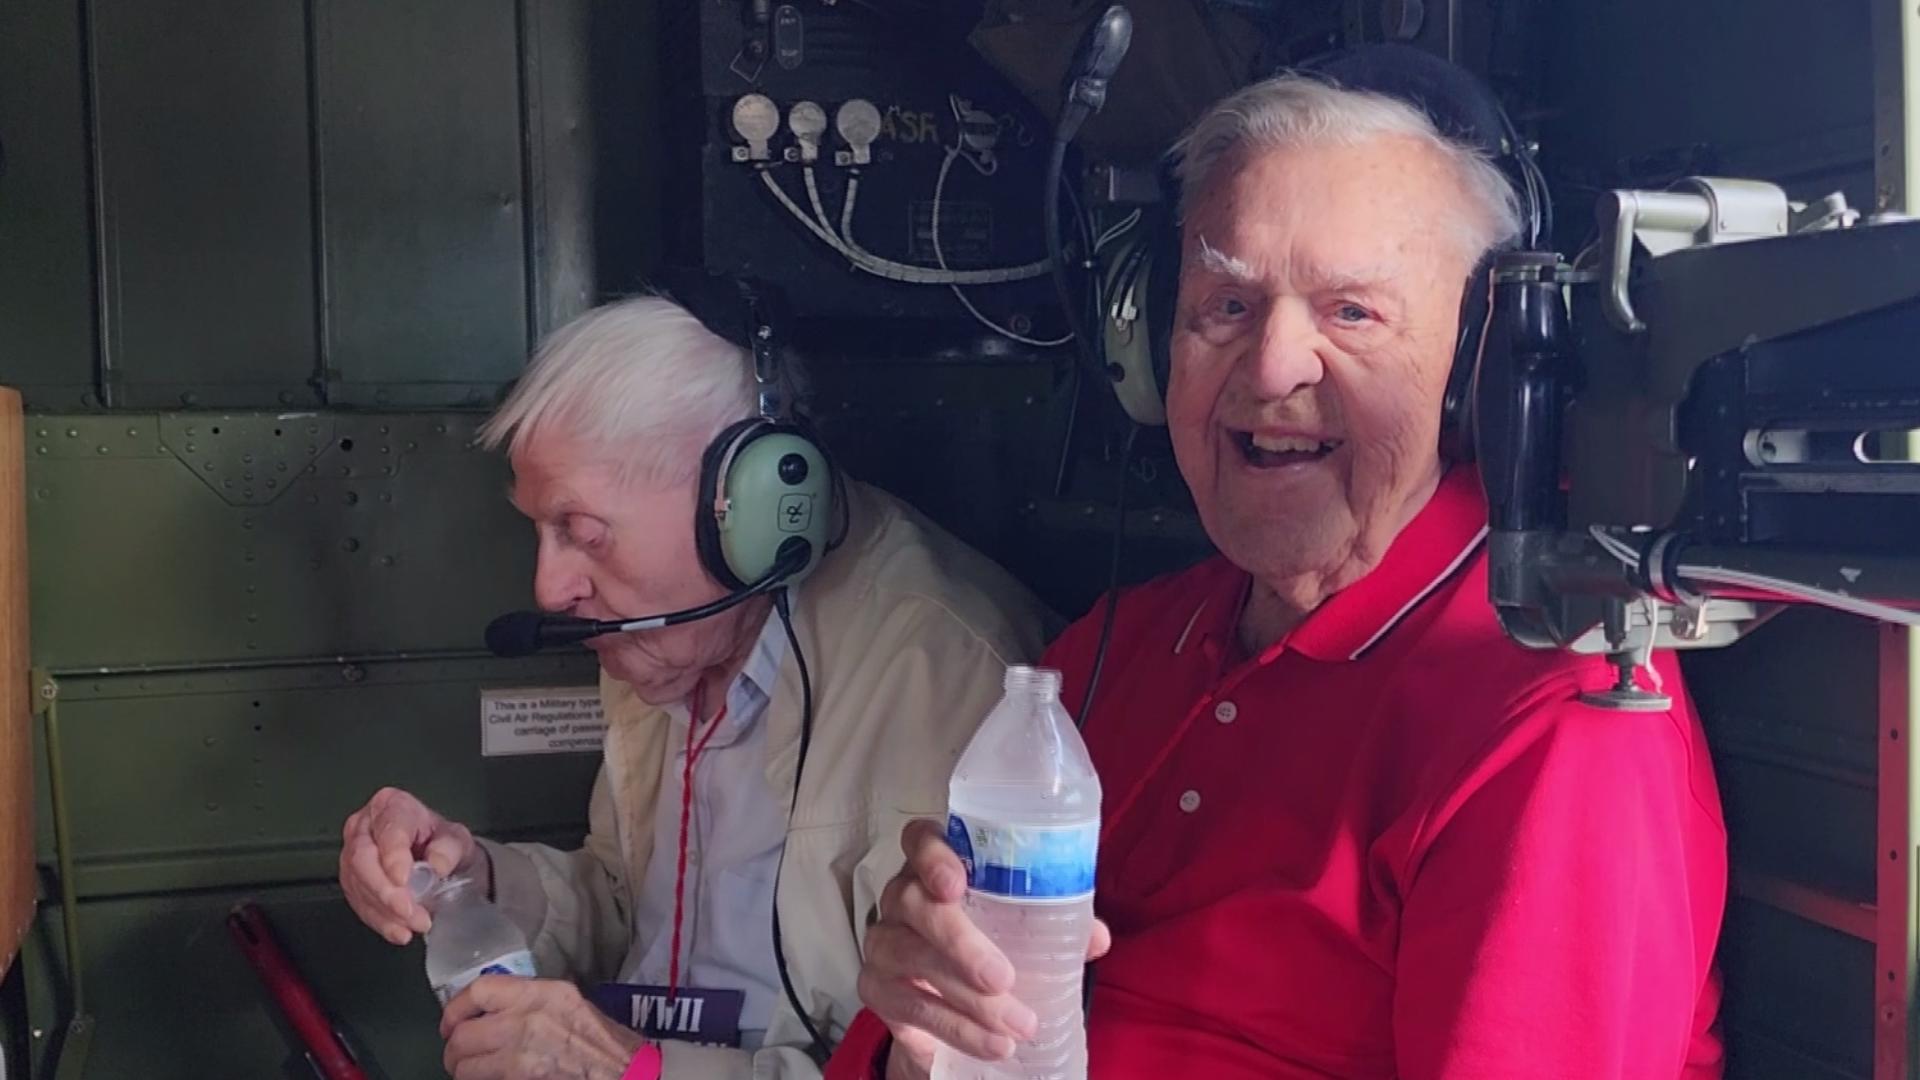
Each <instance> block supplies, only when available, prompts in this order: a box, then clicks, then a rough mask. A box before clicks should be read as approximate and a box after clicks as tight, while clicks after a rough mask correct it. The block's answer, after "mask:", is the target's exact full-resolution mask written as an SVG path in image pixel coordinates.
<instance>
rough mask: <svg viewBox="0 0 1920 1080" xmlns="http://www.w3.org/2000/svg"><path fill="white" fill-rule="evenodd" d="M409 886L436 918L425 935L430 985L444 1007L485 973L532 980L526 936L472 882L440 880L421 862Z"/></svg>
mask: <svg viewBox="0 0 1920 1080" xmlns="http://www.w3.org/2000/svg"><path fill="white" fill-rule="evenodd" d="M407 887H408V888H409V889H410V890H412V892H413V899H414V900H415V902H417V903H418V904H420V906H422V907H424V908H426V909H427V914H429V915H432V916H433V926H432V928H431V929H429V930H428V931H427V982H428V983H430V984H431V985H432V986H433V995H434V996H435V997H437V998H439V999H440V1004H442V1005H445V1004H446V1003H447V1002H449V1001H451V1000H453V997H454V995H455V994H458V993H459V992H460V991H462V990H464V989H466V988H467V984H468V983H470V982H472V981H473V980H475V979H477V978H479V977H480V976H482V975H522V976H527V977H532V975H533V973H534V971H533V953H532V952H530V951H528V949H527V939H526V937H525V936H524V935H522V934H521V933H520V928H519V927H517V926H515V925H513V921H512V920H510V919H508V918H507V916H506V913H504V912H502V911H501V910H500V909H499V908H497V907H495V906H494V905H492V904H490V903H488V902H487V897H486V894H485V892H484V890H482V889H481V888H480V887H479V886H478V885H477V884H475V883H474V882H473V881H472V880H471V879H469V878H467V877H464V876H455V877H450V878H442V877H441V876H440V875H439V874H437V873H435V872H434V869H433V867H431V866H428V865H427V864H426V863H423V862H417V863H414V864H413V871H412V873H410V874H409V875H408V876H407Z"/></svg>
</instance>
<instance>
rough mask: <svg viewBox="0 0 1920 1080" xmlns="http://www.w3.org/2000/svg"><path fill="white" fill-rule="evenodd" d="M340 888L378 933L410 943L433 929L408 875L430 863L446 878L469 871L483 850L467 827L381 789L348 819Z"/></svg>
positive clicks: (403, 794) (343, 834)
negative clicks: (420, 862)
mask: <svg viewBox="0 0 1920 1080" xmlns="http://www.w3.org/2000/svg"><path fill="white" fill-rule="evenodd" d="M341 839H342V840H343V841H344V842H343V844H342V845H341V848H340V888H341V889H343V890H345V891H346V894H347V904H348V905H349V906H351V907H352V908H353V913H354V914H356V915H358V916H360V921H361V922H363V923H366V924H367V925H368V926H369V927H371V928H372V929H373V932H374V933H376V934H379V935H380V936H381V937H384V938H386V939H387V940H388V941H391V942H393V943H394V944H395V945H405V944H406V943H407V942H409V941H411V940H413V935H414V934H415V933H422V934H424V933H426V932H427V928H428V927H430V926H432V925H433V919H432V918H431V917H430V916H428V914H427V910H426V909H425V908H423V907H421V906H420V905H419V904H416V903H414V901H413V894H412V893H411V892H409V891H408V890H407V874H408V872H409V871H411V870H412V869H413V864H414V862H415V861H417V860H425V861H426V862H427V863H429V864H431V865H432V866H433V868H434V870H436V871H438V872H439V874H440V876H441V877H447V876H449V875H451V874H453V873H454V871H456V870H469V869H471V868H472V864H473V862H474V860H475V859H477V858H483V857H484V852H483V849H482V848H481V847H480V846H479V845H478V844H475V843H474V842H473V834H472V833H471V832H468V831H467V827H466V826H465V825H461V824H459V823H458V822H453V821H448V820H447V819H446V818H443V817H441V816H440V815H439V814H436V813H434V812H433V811H432V810H431V809H429V808H428V807H427V805H426V804H425V803H423V802H421V801H420V800H419V799H416V798H414V797H413V796H412V795H409V794H407V793H406V792H404V791H401V790H400V789H399V788H381V789H380V790H379V791H377V792H375V793H374V796H373V798H371V799H368V800H367V805H365V806H363V807H361V808H360V809H358V810H356V811H354V812H353V814H352V815H351V816H349V817H348V818H347V824H346V828H344V829H343V830H341Z"/></svg>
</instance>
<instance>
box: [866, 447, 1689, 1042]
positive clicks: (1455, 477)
mask: <svg viewBox="0 0 1920 1080" xmlns="http://www.w3.org/2000/svg"><path fill="white" fill-rule="evenodd" d="M1485 535H1486V508H1485V503H1484V501H1483V499H1482V497H1481V495H1480V491H1479V487H1478V483H1477V480H1476V478H1475V475H1474V473H1473V472H1472V471H1471V470H1468V469H1456V470H1454V471H1453V472H1452V473H1450V474H1449V475H1448V477H1447V479H1446V480H1445V482H1444V483H1443V484H1442V486H1441V489H1440V491H1439V493H1438V494H1437V495H1436V496H1435V497H1434V498H1433V499H1432V500H1431V501H1430V502H1429V504H1428V505H1427V506H1426V507H1425V508H1424V509H1423V510H1422V511H1421V512H1420V514H1419V515H1418V516H1417V517H1416V519H1415V520H1414V521H1413V522H1412V524H1411V525H1410V526H1409V527H1408V528H1407V529H1406V530H1405V531H1404V532H1403V533H1402V534H1401V535H1400V536H1399V537H1398V538H1397V539H1396V540H1395V542H1394V544H1393V547H1392V548H1391V550H1390V551H1389V552H1388V554H1387V557H1386V558H1385V559H1384V560H1383V561H1382V563H1381V565H1380V566H1379V567H1378V568H1376V569H1375V570H1374V571H1373V572H1372V573H1371V574H1368V575H1367V576H1366V577H1365V578H1363V579H1361V580H1360V581H1359V582H1357V583H1355V584H1354V585H1353V586H1351V587H1350V588H1348V589H1346V590H1344V591H1342V592H1340V593H1339V594H1337V595H1335V596H1333V597H1331V598H1329V599H1328V600H1327V601H1326V602H1325V603H1324V604H1322V605H1321V606H1320V607H1319V608H1318V609H1316V610H1315V611H1314V612H1313V613H1312V614H1311V615H1310V616H1309V617H1308V618H1307V619H1306V620H1304V621H1303V622H1302V623H1301V624H1300V625H1299V626H1298V627H1296V628H1295V629H1294V630H1293V632H1292V633H1290V634H1289V635H1288V636H1287V637H1286V638H1285V639H1284V640H1282V641H1281V642H1279V643H1277V644H1275V645H1273V646H1272V647H1270V648H1268V649H1267V650H1266V651H1265V652H1264V653H1262V654H1261V655H1259V656H1254V657H1248V656H1245V655H1243V653H1242V651H1241V649H1240V648H1239V646H1238V645H1237V643H1236V641H1237V639H1236V634H1235V625H1236V622H1237V620H1238V617H1239V614H1240V609H1241V605H1242V603H1243V601H1244V599H1245V597H1246V595H1247V591H1248V587H1249V579H1248V577H1247V575H1246V574H1245V573H1243V572H1241V571H1240V570H1238V569H1237V568H1235V567H1234V566H1232V565H1231V564H1229V563H1227V562H1225V561H1224V560H1214V561H1210V562H1207V563H1203V564H1202V565H1200V566H1197V567H1195V568H1193V569H1191V570H1188V571H1185V572H1183V573H1180V574H1176V575H1173V576H1171V577H1167V578H1162V579H1159V580H1157V581H1154V582H1151V583H1149V584H1147V585H1145V586H1142V587H1140V588H1139V589H1136V590H1133V591H1130V592H1129V593H1127V594H1126V596H1125V597H1124V598H1123V599H1122V600H1121V602H1120V605H1119V611H1118V614H1117V616H1116V619H1115V623H1114V630H1113V640H1112V643H1111V645H1110V647H1109V652H1108V656H1107V661H1106V668H1105V674H1104V675H1103V676H1102V684H1101V687H1100V699H1099V701H1098V702H1097V704H1096V709H1095V712H1094V715H1093V716H1092V717H1090V718H1089V720H1088V723H1087V729H1086V734H1087V741H1088V745H1089V748H1090V749H1091V751H1092V754H1093V759H1094V762H1095V765H1096V766H1097V767H1098V769H1099V771H1100V776H1101V783H1102V788H1103V801H1104V816H1105V821H1104V826H1103V831H1102V835H1101V846H1100V865H1099V877H1098V891H1097V893H1096V900H1095V903H1096V906H1097V908H1098V909H1099V912H1100V914H1101V916H1102V917H1103V918H1105V919H1106V920H1107V922H1108V924H1109V926H1110V927H1111V928H1112V930H1113V935H1114V945H1113V951H1112V952H1111V953H1110V954H1108V956H1107V958H1106V959H1105V960H1103V961H1102V962H1101V963H1100V964H1099V965H1098V966H1097V967H1096V969H1095V970H1096V983H1095V993H1094V1001H1093V1007H1092V1013H1091V1020H1090V1027H1089V1030H1088V1039H1089V1044H1090V1050H1089V1055H1090V1060H1091V1067H1092V1074H1093V1076H1095V1077H1097V1078H1100V1080H1131V1078H1135V1077H1139V1078H1147V1077H1169V1076H1206V1077H1209V1078H1211V1080H1239V1078H1242V1077H1244V1078H1253V1077H1262V1078H1272V1077H1286V1078H1293V1077H1300V1078H1305V1077H1315V1078H1319V1077H1354V1078H1376V1077H1377V1078H1389V1077H1399V1078H1404V1080H1416V1078H1429V1077H1445V1078H1450V1080H1451V1078H1459V1080H1466V1078H1474V1080H1486V1078H1505V1077H1515V1078H1519V1077H1528V1078H1532V1077H1553V1078H1556V1080H1558V1078H1585V1077H1594V1078H1602V1077H1605V1078H1619V1080H1653V1078H1664V1077H1685V1078H1687V1080H1698V1078H1705V1077H1716V1076H1718V1075H1720V1070H1721V1054H1720V1043H1719V1039H1718V1036H1717V1033H1716V1031H1715V1029H1714V1019H1715V1011H1716V1008H1717V1005H1718V1000H1719V992H1718V979H1717V975H1716V973H1715V969H1714V965H1713V951H1714V943H1715V939H1716V938H1717V937H1718V934H1719V930H1720V920H1721V912H1722V908H1723V905H1724V901H1725V892H1726V834H1725V828H1724V825H1723V823H1722V820H1721V813H1720V803H1719V796H1718V792H1717V789H1716V786H1715V784H1714V779H1713V773H1712V768H1711V764H1710V761H1709V759H1708V755H1707V747H1706V744H1705V741H1704V739H1703V737H1702V733H1701V729H1700V724H1699V720H1698V717H1697V716H1696V715H1695V713H1694V711H1693V709H1692V706H1691V704H1690V703H1689V702H1688V700H1687V697H1686V694H1685V691H1684V689H1683V688H1682V687H1681V684H1680V673H1679V669H1678V666H1677V664H1675V663H1674V660H1673V658H1672V657H1671V656H1670V655H1661V656H1660V657H1659V658H1658V659H1657V661H1656V663H1655V670H1656V672H1657V677H1658V679H1659V680H1660V682H1661V683H1662V685H1663V689H1664V690H1665V691H1666V692H1667V693H1668V694H1670V695H1672V696H1673V699H1674V706H1673V708H1672V709H1670V710H1668V711H1665V712H1654V713H1625V712H1606V711H1601V710H1598V709H1594V708H1591V707H1588V706H1586V705H1582V704H1580V703H1579V701H1578V700H1577V696H1578V695H1579V693H1581V692H1582V691H1583V690H1587V689H1599V688H1603V687H1605V686H1607V685H1609V684H1610V683H1611V681H1612V671H1611V669H1610V668H1609V667H1608V666H1607V665H1606V664H1605V663H1604V662H1603V661H1601V660H1599V659H1596V658H1590V657H1576V656H1572V655H1568V654H1564V653H1558V652H1537V651H1531V650H1526V649H1522V648H1521V647H1519V646H1517V645H1514V644H1513V643H1511V642H1510V641H1508V640H1507V639H1506V638H1505V637H1504V636H1503V635H1502V633H1501V631H1500V629H1499V626H1498V625H1497V623H1496V621H1495V618H1494V614H1493V610H1492V608H1491V606H1490V605H1489V604H1488V602H1487V575H1486V560H1485V555H1484V549H1483V540H1484V538H1485ZM1099 616H1100V611H1099V610H1098V609H1096V610H1095V612H1094V613H1093V614H1092V615H1090V616H1089V617H1087V618H1084V619H1082V620H1081V621H1080V622H1079V623H1077V624H1075V625H1074V626H1073V627H1072V628H1070V629H1069V630H1068V631H1067V632H1066V634H1065V635H1063V636H1062V637H1061V639H1060V640H1059V641H1057V642H1055V643H1054V645H1053V647H1052V648H1051V649H1049V650H1048V653H1047V656H1046V658H1045V661H1044V662H1045V663H1046V664H1047V665H1048V666H1051V667H1056V668H1059V669H1060V670H1061V671H1062V672H1063V673H1064V675H1065V682H1066V686H1067V695H1066V700H1067V705H1068V707H1069V708H1072V709H1076V710H1077V708H1078V704H1079V700H1080V698H1081V696H1082V695H1083V694H1084V686H1085V682H1086V676H1087V673H1088V672H1089V670H1090V668H1091V666H1092V662H1093V651H1094V647H1095V644H1096V642H1097V641H1098V638H1099V632H1100V618H1099ZM870 1030H871V1025H870V1024H862V1025H857V1026H856V1031H855V1032H850V1033H849V1034H850V1038H849V1040H848V1041H849V1045H848V1046H846V1047H844V1048H843V1053H845V1054H846V1057H847V1060H849V1061H850V1062H851V1061H853V1060H854V1059H858V1060H859V1061H860V1062H862V1063H864V1062H871V1061H873V1060H874V1059H873V1057H872V1056H871V1055H872V1054H873V1053H874V1051H875V1049H876V1047H875V1044H874V1042H872V1041H866V1043H865V1046H864V1049H863V1048H862V1047H859V1046H855V1045H852V1044H854V1043H859V1042H862V1041H863V1040H861V1039H859V1038H857V1037H851V1036H856V1035H857V1034H858V1033H860V1032H862V1031H870ZM863 1053H864V1054H865V1055H867V1056H864V1057H863V1056H862V1055H863ZM836 1072H837V1069H836ZM830 1075H833V1073H830Z"/></svg>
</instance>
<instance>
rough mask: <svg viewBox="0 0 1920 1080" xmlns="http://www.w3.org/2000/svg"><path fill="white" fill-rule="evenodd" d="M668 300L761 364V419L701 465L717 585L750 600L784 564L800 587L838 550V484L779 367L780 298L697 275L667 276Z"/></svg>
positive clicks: (708, 550)
mask: <svg viewBox="0 0 1920 1080" xmlns="http://www.w3.org/2000/svg"><path fill="white" fill-rule="evenodd" d="M667 286H668V287H667V292H668V294H669V295H671V296H672V297H673V298H674V299H675V300H677V301H678V302H679V303H680V304H681V306H683V307H685V308H686V309H687V310H688V311H690V312H692V313H693V316H694V317H695V318H696V319H699V320H700V323H701V325H703V326H705V327H706V328H707V329H709V330H711V331H713V332H714V333H715V334H718V335H719V336H721V337H722V338H725V339H726V340H727V341H729V342H731V343H733V344H735V345H738V346H740V347H741V348H742V349H745V350H747V352H748V353H749V354H751V356H752V358H753V377H754V382H755V383H756V385H757V392H758V406H757V407H758V414H757V415H755V416H751V417H748V418H747V419H744V420H741V421H739V422H737V423H734V424H730V425H728V426H727V427H726V428H725V429H723V430H722V431H721V432H720V433H719V434H718V435H716V436H714V439H713V441H712V442H711V443H709V444H707V448H706V451H705V452H704V453H703V454H702V455H701V458H700V484H699V487H698V488H697V489H696V491H695V495H694V512H693V536H694V542H695V544H696V546H697V547H698V549H699V552H700V562H701V565H702V566H704V567H705V568H706V570H707V572H708V573H709V574H711V575H713V577H714V580H716V581H718V582H719V583H720V584H722V585H724V586H726V587H727V588H729V589H732V590H736V591H739V590H745V589H748V588H751V587H752V586H753V585H754V584H755V583H757V582H760V581H762V580H763V579H765V578H766V577H767V576H768V575H769V574H772V573H773V572H774V571H775V569H776V567H778V566H779V565H780V564H781V562H782V560H783V559H785V560H787V561H789V562H794V561H799V560H800V559H801V555H802V554H803V552H802V548H801V545H803V544H804V556H805V559H804V561H800V562H799V568H798V569H796V570H793V571H791V572H789V573H787V574H785V575H784V576H783V577H782V582H783V583H784V584H789V585H791V584H794V583H796V582H798V581H799V580H800V579H801V578H804V577H806V576H807V575H808V574H809V573H811V572H812V571H813V569H814V567H816V566H818V565H819V564H820V559H821V557H822V556H824V555H825V554H826V552H827V551H828V549H829V548H831V547H832V546H834V544H835V543H837V539H838V538H837V537H836V536H835V535H834V534H835V531H836V529H835V522H836V521H837V520H838V518H837V514H838V513H839V511H840V509H841V508H840V506H839V502H840V500H839V498H838V495H839V478H838V476H837V474H836V473H835V471H834V468H833V464H832V459H831V458H830V457H829V456H828V455H827V452H826V449H825V448H824V447H823V446H821V444H820V442H819V440H818V439H816V438H815V437H814V436H813V433H812V431H811V430H810V429H809V428H808V426H807V424H806V422H805V420H804V419H802V418H801V417H800V416H799V415H798V414H797V413H796V411H795V409H794V401H793V399H794V396H795V394H794V388H793V386H792V385H791V379H790V378H789V377H788V376H787V373H786V371H785V370H784V369H783V367H782V365H781V355H780V354H781V351H782V350H783V349H785V348H786V340H785V338H784V337H783V332H784V330H785V328H786V327H787V326H788V325H789V323H788V320H787V318H786V312H785V311H784V309H782V307H781V303H780V300H779V297H778V296H777V295H776V294H775V293H774V291H773V290H772V289H770V288H768V287H767V286H765V285H763V284H762V283H760V282H756V281H753V280H751V279H748V278H739V277H728V276H723V275H718V274H712V273H707V272H704V271H698V270H688V271H680V272H678V273H674V274H669V275H668V278H667Z"/></svg>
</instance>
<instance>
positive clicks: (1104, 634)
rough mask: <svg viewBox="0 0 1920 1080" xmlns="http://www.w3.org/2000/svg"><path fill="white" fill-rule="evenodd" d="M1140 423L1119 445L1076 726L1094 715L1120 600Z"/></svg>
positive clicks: (1130, 426)
mask: <svg viewBox="0 0 1920 1080" xmlns="http://www.w3.org/2000/svg"><path fill="white" fill-rule="evenodd" d="M1139 437H1140V425H1139V424H1129V425H1127V441H1126V442H1125V443H1123V444H1122V445H1121V447H1120V491H1119V494H1118V495H1116V496H1115V497H1114V500H1113V551H1112V553H1111V555H1110V556H1109V562H1108V565H1107V591H1106V613H1105V614H1103V615H1102V616H1101V617H1100V644H1099V645H1097V646H1095V648H1094V650H1093V670H1092V672H1090V673H1089V674H1088V675H1087V696H1086V697H1085V698H1083V699H1081V702H1080V718H1079V720H1078V722H1077V726H1079V727H1080V728H1082V729H1085V728H1086V726H1087V718H1088V717H1090V716H1092V715H1093V699H1094V695H1095V694H1097V693H1099V691H1100V671H1101V669H1102V668H1104V667H1106V665H1107V645H1108V643H1110V642H1111V641H1112V640H1113V613H1114V610H1115V609H1116V608H1117V607H1118V606H1119V600H1120V555H1121V552H1122V550H1123V549H1124V548H1125V546H1126V538H1127V470H1128V469H1129V468H1131V467H1132V466H1133V443H1134V440H1135V439H1137V438H1139Z"/></svg>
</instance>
